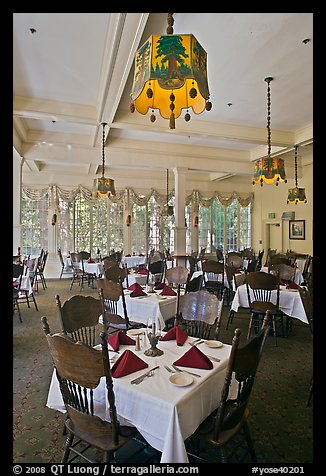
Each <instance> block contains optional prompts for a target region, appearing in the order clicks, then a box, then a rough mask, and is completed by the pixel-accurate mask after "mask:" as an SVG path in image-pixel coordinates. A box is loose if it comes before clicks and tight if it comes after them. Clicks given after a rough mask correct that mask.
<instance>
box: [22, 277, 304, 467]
mask: <svg viewBox="0 0 326 476" xmlns="http://www.w3.org/2000/svg"><path fill="white" fill-rule="evenodd" d="M47 285H48V287H47V289H46V290H43V289H42V287H40V289H39V292H38V293H37V294H36V300H37V304H38V307H39V311H38V312H36V310H35V308H34V305H33V304H31V308H30V309H28V308H27V305H26V304H22V305H21V314H22V319H23V323H20V322H19V319H18V315H17V314H15V315H14V317H13V462H14V463H60V461H61V456H62V449H63V445H64V442H65V437H64V436H63V435H62V429H63V421H64V417H63V414H61V413H59V412H56V411H54V410H51V409H49V408H47V407H46V406H45V404H46V399H47V393H48V388H49V383H50V378H51V375H52V363H51V358H50V355H49V352H48V349H47V344H46V340H45V338H44V334H43V330H42V325H41V317H42V316H43V315H45V316H47V318H48V322H49V324H50V329H51V332H57V331H60V325H59V319H58V316H57V311H56V308H55V294H59V295H60V298H61V301H62V302H64V301H65V300H66V299H68V298H69V297H70V296H72V295H74V294H77V293H79V287H78V284H75V285H74V287H73V289H72V291H70V289H69V287H70V280H69V279H68V280H67V279H62V280H61V281H60V280H48V281H47ZM82 293H83V294H84V295H88V294H89V295H95V296H97V291H96V290H92V289H84V290H83V291H82ZM228 312H229V308H228V307H227V306H225V307H224V315H223V319H224V320H222V327H221V334H220V337H219V339H220V340H222V341H223V342H225V343H231V340H232V336H233V332H234V329H235V327H239V328H240V329H241V330H242V336H241V337H242V340H244V339H245V336H246V331H247V327H248V314H247V313H246V312H244V313H239V314H238V315H236V317H235V318H234V320H233V324H232V326H231V328H229V330H228V331H226V330H225V326H226V322H227V317H228ZM312 349H313V344H312V338H311V334H310V330H309V327H308V325H305V324H303V323H302V322H300V321H299V320H296V319H294V320H293V330H292V334H291V335H290V337H289V338H287V339H284V338H279V339H278V347H275V346H274V339H273V337H268V339H267V341H266V344H265V348H264V352H263V356H262V360H261V363H260V367H259V369H258V372H257V376H256V381H255V385H254V389H253V392H252V397H251V401H250V406H249V408H250V411H251V419H250V426H251V432H252V437H253V439H254V444H255V448H256V452H257V456H258V461H259V463H288V464H289V463H312V462H313V428H312V425H313V403H312V404H311V406H310V407H307V406H306V403H307V398H308V394H309V384H310V379H311V376H312V370H313V369H312V354H313V351H312ZM124 451H125V450H124ZM151 456H152V453H151V451H148V450H147V451H145V452H142V453H141V454H140V455H138V456H137V458H136V457H135V459H134V460H131V461H130V462H131V463H136V462H145V461H147V460H148V458H150V457H151ZM121 457H124V455H121ZM142 458H143V459H142Z"/></svg>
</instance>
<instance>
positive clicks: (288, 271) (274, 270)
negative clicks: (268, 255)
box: [269, 263, 296, 285]
mask: <svg viewBox="0 0 326 476" xmlns="http://www.w3.org/2000/svg"><path fill="white" fill-rule="evenodd" d="M295 272H296V268H295V267H294V266H292V265H290V264H285V263H277V264H270V265H269V273H271V274H274V275H275V276H277V277H278V278H279V279H280V280H281V281H282V282H283V284H284V285H286V284H290V283H293V282H294V279H295Z"/></svg>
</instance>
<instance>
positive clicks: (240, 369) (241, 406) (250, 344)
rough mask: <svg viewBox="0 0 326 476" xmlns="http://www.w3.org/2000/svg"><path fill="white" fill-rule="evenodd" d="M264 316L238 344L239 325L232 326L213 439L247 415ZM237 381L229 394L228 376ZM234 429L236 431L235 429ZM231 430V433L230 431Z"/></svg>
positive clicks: (265, 324)
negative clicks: (254, 330) (258, 326)
mask: <svg viewBox="0 0 326 476" xmlns="http://www.w3.org/2000/svg"><path fill="white" fill-rule="evenodd" d="M268 329H269V327H268V319H267V318H266V317H265V319H264V322H263V326H262V329H261V330H260V331H259V333H258V334H257V335H256V336H255V337H253V338H252V339H251V340H250V341H247V342H246V343H245V344H244V345H243V346H241V347H240V345H239V344H240V334H241V331H240V329H236V330H235V332H234V337H233V339H232V347H231V352H230V357H229V361H228V366H227V371H226V376H225V381H224V386H223V389H222V392H221V400H220V402H219V403H218V410H217V415H216V420H215V427H214V430H213V435H212V436H213V439H214V441H217V440H219V438H220V436H221V433H222V432H224V431H231V430H234V429H237V428H238V431H240V429H241V428H242V427H243V424H244V423H245V421H246V420H247V416H248V410H247V407H248V403H249V399H250V395H251V392H252V389H253V385H254V381H255V377H256V372H257V368H258V365H259V362H260V359H261V356H262V352H263V348H264V345H265V341H266V336H267V332H268ZM233 378H234V379H235V381H236V382H237V392H236V393H234V396H233V398H230V396H229V395H230V386H231V381H232V379H233ZM238 431H236V433H238ZM231 433H234V431H233V432H232V431H231Z"/></svg>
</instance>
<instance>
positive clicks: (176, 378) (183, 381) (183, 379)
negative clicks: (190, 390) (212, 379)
mask: <svg viewBox="0 0 326 476" xmlns="http://www.w3.org/2000/svg"><path fill="white" fill-rule="evenodd" d="M169 380H170V382H171V383H173V385H176V386H177V387H187V386H188V385H191V384H192V382H193V381H194V379H193V377H192V376H191V375H189V374H186V373H185V372H177V373H175V374H173V375H171V377H170V378H169Z"/></svg>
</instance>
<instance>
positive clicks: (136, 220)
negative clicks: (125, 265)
mask: <svg viewBox="0 0 326 476" xmlns="http://www.w3.org/2000/svg"><path fill="white" fill-rule="evenodd" d="M146 216H147V210H146V206H139V205H136V204H134V205H133V207H132V237H131V251H132V253H135V254H136V255H138V254H139V253H141V254H143V255H145V254H147V243H146V240H144V236H146V222H147V219H146Z"/></svg>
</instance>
